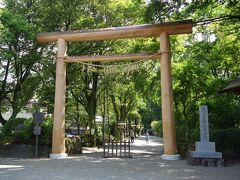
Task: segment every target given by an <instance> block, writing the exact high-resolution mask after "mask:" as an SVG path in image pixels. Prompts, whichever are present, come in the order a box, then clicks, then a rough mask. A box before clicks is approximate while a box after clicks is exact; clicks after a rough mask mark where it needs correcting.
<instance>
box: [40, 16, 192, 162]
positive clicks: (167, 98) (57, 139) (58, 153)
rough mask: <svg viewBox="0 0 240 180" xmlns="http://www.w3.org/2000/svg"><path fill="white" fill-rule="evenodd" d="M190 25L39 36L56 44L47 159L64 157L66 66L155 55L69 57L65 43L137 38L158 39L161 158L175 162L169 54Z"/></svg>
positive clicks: (43, 34) (154, 25)
mask: <svg viewBox="0 0 240 180" xmlns="http://www.w3.org/2000/svg"><path fill="white" fill-rule="evenodd" d="M192 26H193V23H192V21H191V20H184V21H175V22H167V23H160V24H147V25H136V26H123V27H112V28H104V29H96V30H95V29H94V30H83V31H68V32H49V33H39V34H38V35H37V40H38V42H40V43H49V42H57V44H58V51H57V62H56V85H55V105H54V124H53V139H52V154H50V158H54V159H56V158H65V157H67V154H66V153H65V91H66V63H71V62H76V61H80V62H93V61H118V60H140V59H144V58H146V57H149V56H151V55H153V54H156V53H139V54H124V55H107V56H78V57H68V56H67V54H66V52H67V42H71V41H100V40H113V39H124V38H138V37H157V36H160V53H161V55H160V54H159V55H158V56H154V57H153V58H151V59H156V58H160V56H161V97H162V122H163V141H164V154H163V155H162V159H165V160H177V159H179V158H180V156H179V155H178V154H177V146H176V134H175V125H174V112H173V110H174V107H173V91H172V77H171V52H170V38H169V37H170V35H178V34H188V33H192Z"/></svg>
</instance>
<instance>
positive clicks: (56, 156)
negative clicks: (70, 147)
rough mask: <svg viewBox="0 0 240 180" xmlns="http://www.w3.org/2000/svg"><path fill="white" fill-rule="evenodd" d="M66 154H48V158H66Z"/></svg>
mask: <svg viewBox="0 0 240 180" xmlns="http://www.w3.org/2000/svg"><path fill="white" fill-rule="evenodd" d="M67 157H68V155H67V154H66V153H62V154H50V158H51V159H64V158H67Z"/></svg>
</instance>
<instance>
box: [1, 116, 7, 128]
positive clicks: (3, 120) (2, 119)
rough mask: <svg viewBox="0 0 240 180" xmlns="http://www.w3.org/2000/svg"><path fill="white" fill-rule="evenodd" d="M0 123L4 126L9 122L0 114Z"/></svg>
mask: <svg viewBox="0 0 240 180" xmlns="http://www.w3.org/2000/svg"><path fill="white" fill-rule="evenodd" d="M0 123H1V124H2V125H3V126H4V125H5V124H6V123H7V120H5V119H4V118H3V116H2V113H0Z"/></svg>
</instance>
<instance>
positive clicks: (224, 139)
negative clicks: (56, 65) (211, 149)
mask: <svg viewBox="0 0 240 180" xmlns="http://www.w3.org/2000/svg"><path fill="white" fill-rule="evenodd" d="M239 137H240V129H239V128H236V129H218V130H215V131H213V132H212V133H211V134H210V140H211V141H213V142H215V143H216V149H217V151H219V152H222V153H223V156H224V158H227V159H240V138H239Z"/></svg>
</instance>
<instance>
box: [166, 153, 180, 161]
mask: <svg viewBox="0 0 240 180" xmlns="http://www.w3.org/2000/svg"><path fill="white" fill-rule="evenodd" d="M162 159H163V160H168V161H177V160H180V159H181V157H180V155H179V154H174V155H168V154H162Z"/></svg>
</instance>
